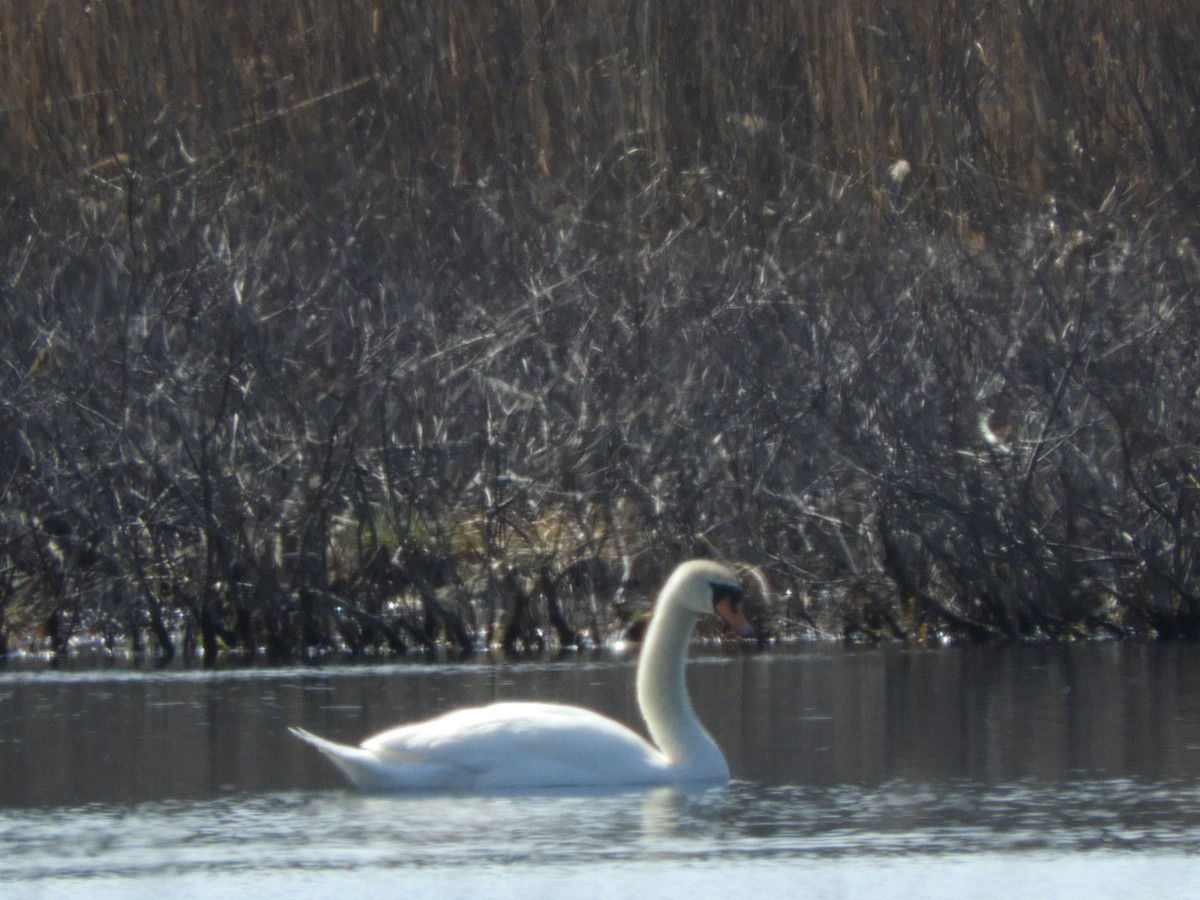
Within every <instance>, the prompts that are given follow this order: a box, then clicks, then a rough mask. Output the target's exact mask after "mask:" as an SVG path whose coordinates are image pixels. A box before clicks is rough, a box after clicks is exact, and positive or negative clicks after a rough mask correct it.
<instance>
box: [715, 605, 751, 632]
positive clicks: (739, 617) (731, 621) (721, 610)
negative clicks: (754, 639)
mask: <svg viewBox="0 0 1200 900" xmlns="http://www.w3.org/2000/svg"><path fill="white" fill-rule="evenodd" d="M713 609H715V610H716V612H717V615H718V616H720V617H721V618H722V619H724V620H725V622H726V623H727V624H728V625H729V626H730V627H731V628H733V629H734V630H735V631H737V633H738V634H739V635H741V636H742V637H749V636H750V635H752V634H754V626H753V625H751V624H750V620H749V619H747V618H746V614H745V613H744V612H742V610H741V607H739V606H738V605H737V604H736V603H734V601H733V599H732V598H731V597H722V598H721V599H720V600H718V601H717V602H716V604H714V606H713Z"/></svg>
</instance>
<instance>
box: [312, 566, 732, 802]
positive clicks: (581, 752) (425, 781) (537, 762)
mask: <svg viewBox="0 0 1200 900" xmlns="http://www.w3.org/2000/svg"><path fill="white" fill-rule="evenodd" d="M740 600H741V588H740V586H739V585H738V582H737V578H736V576H735V575H734V574H733V572H731V571H730V570H729V569H728V568H726V567H725V566H723V565H720V564H718V563H715V562H710V561H707V560H693V561H691V562H686V563H683V564H682V565H680V566H679V567H678V568H677V569H676V570H675V571H674V572H673V573H672V575H671V577H670V578H669V579H668V580H667V583H666V584H665V585H663V588H662V591H661V593H660V594H659V597H658V602H657V604H656V606H655V609H654V614H653V616H652V618H651V620H650V627H649V628H648V629H647V631H646V636H645V639H644V640H643V643H642V649H641V658H640V660H639V662H638V669H637V697H638V705H639V706H640V707H641V710H642V716H643V717H644V718H645V720H646V726H647V728H648V730H649V732H650V736H651V737H652V738H653V739H654V744H650V743H648V742H647V741H646V740H644V739H643V738H641V737H640V736H638V735H637V734H636V733H635V732H633V731H632V730H630V729H629V728H626V727H625V726H624V725H621V724H620V723H618V722H614V721H613V720H612V719H608V718H605V717H604V716H602V715H600V714H599V713H595V712H592V711H591V710H587V709H582V708H580V707H577V706H564V705H561V704H556V703H495V704H493V705H491V706H483V707H477V708H473V709H459V710H454V711H452V712H448V713H444V714H443V715H440V716H438V717H437V718H434V719H430V720H429V721H425V722H417V723H415V724H411V725H401V726H399V727H396V728H392V729H390V730H388V731H384V732H382V733H381V734H377V735H375V736H374V737H371V738H368V739H367V740H365V741H363V742H362V743H361V744H360V745H359V746H357V747H350V746H346V745H344V744H336V743H334V742H332V741H327V740H325V739H324V738H321V737H317V736H316V735H314V734H310V733H309V732H307V731H305V730H303V729H302V728H291V729H290V730H291V732H292V734H294V735H296V737H298V738H301V739H302V740H304V741H307V742H308V743H310V744H312V745H313V746H314V747H316V748H317V749H318V750H320V751H321V752H322V753H324V754H325V755H326V756H327V757H329V759H330V760H332V762H333V763H334V765H336V766H337V767H338V768H339V769H341V770H342V772H343V773H344V774H345V775H346V777H348V778H349V779H350V781H351V782H352V783H353V784H354V785H355V786H356V787H359V788H364V789H368V790H426V791H428V790H462V791H473V790H503V789H512V788H548V787H595V786H632V785H661V784H678V783H686V782H713V783H715V782H720V783H724V782H726V781H728V780H729V767H728V766H727V765H726V763H725V757H724V756H723V755H722V754H721V750H720V748H719V747H718V746H717V744H716V742H715V741H714V740H713V739H712V737H711V736H710V735H709V734H708V732H707V731H705V730H704V726H703V725H701V724H700V720H699V719H697V718H696V713H695V711H693V709H692V705H691V702H690V701H689V700H688V693H687V683H686V681H685V678H684V663H685V661H686V657H687V648H688V643H689V641H690V639H691V635H692V629H693V627H694V626H695V624H696V620H697V618H698V617H699V616H701V615H703V614H705V613H712V612H715V613H716V614H717V615H719V616H721V618H723V619H724V620H725V621H726V622H728V623H729V624H730V625H732V626H733V627H734V628H736V629H737V630H738V631H739V633H740V634H742V635H747V634H749V633H750V631H751V628H750V624H749V623H748V622H747V621H746V617H745V615H744V614H743V613H742V611H741V609H740V608H739V602H740ZM655 745H657V746H655Z"/></svg>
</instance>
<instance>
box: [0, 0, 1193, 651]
mask: <svg viewBox="0 0 1200 900" xmlns="http://www.w3.org/2000/svg"><path fill="white" fill-rule="evenodd" d="M0 41H2V42H3V48H2V51H3V52H2V53H0V204H2V206H3V210H2V212H3V215H2V219H0V292H2V293H0V296H2V298H3V305H4V317H3V320H2V322H0V350H2V357H3V359H2V363H0V380H2V381H0V384H2V388H0V504H2V511H0V647H5V648H7V650H8V651H9V652H12V651H16V650H26V649H30V648H43V649H48V650H54V651H58V652H66V651H67V650H68V648H69V647H70V646H72V645H77V644H78V643H79V642H80V640H81V639H82V638H83V637H84V636H90V637H92V638H95V637H97V636H98V637H99V639H101V640H102V641H105V642H107V643H108V645H110V646H113V647H117V648H132V649H134V650H145V651H146V652H149V653H154V654H157V655H159V656H161V657H170V656H171V655H173V654H174V653H176V652H187V653H188V654H189V655H190V654H192V653H195V652H198V651H201V650H202V651H203V652H204V654H205V655H206V656H207V657H208V658H212V657H213V656H214V655H215V654H216V653H217V652H218V651H220V650H222V649H225V648H230V649H233V650H237V651H241V652H247V653H249V652H255V653H264V652H265V653H273V654H281V655H295V654H300V653H311V652H319V651H323V650H330V649H339V650H349V651H352V652H371V651H374V650H379V649H383V650H396V651H399V650H401V649H403V648H405V647H410V646H418V647H434V646H438V645H441V644H443V643H446V642H449V643H450V644H452V645H456V646H461V647H463V648H469V647H471V646H477V645H478V644H480V643H481V642H483V641H490V642H495V643H497V644H500V645H503V646H504V647H506V648H508V649H522V648H526V647H531V646H540V645H541V644H542V643H544V642H546V641H550V642H551V643H561V644H564V645H571V644H585V643H588V642H591V641H596V640H603V639H605V638H606V636H607V635H609V634H611V633H612V632H613V630H614V629H616V628H617V627H618V626H620V625H622V624H627V623H628V622H629V621H630V620H631V619H632V618H633V616H634V615H635V614H636V613H637V612H639V611H640V610H642V609H644V608H645V603H646V601H647V598H648V596H649V593H650V591H651V590H652V589H653V588H654V587H655V586H656V583H657V579H658V577H659V574H660V573H661V571H662V570H663V569H664V568H665V567H666V566H669V565H670V564H672V563H673V562H674V561H676V560H678V559H680V558H682V557H684V556H689V555H695V554H698V553H708V554H716V555H720V556H723V557H728V558H732V559H736V560H740V561H743V562H744V563H746V564H748V565H750V566H753V567H754V568H755V570H756V571H757V572H758V573H759V574H761V576H762V579H761V583H765V584H766V585H769V590H768V591H767V592H765V594H764V596H763V597H761V598H760V603H759V605H758V607H757V615H758V616H759V619H760V621H761V622H762V624H763V626H764V628H766V629H770V630H771V631H773V632H774V633H777V634H787V633H801V632H803V631H806V630H814V631H817V632H818V633H822V634H838V635H845V636H850V637H863V636H865V637H875V638H889V639H890V638H893V637H896V638H909V639H914V640H923V639H930V638H936V637H939V636H944V635H950V636H956V637H963V638H969V639H986V638H1000V637H1003V638H1017V637H1022V636H1041V637H1052V638H1067V637H1072V636H1084V635H1094V634H1098V633H1113V634H1118V635H1127V634H1155V635H1160V636H1188V637H1196V636H1197V635H1200V594H1198V591H1200V578H1198V574H1200V573H1198V571H1197V566H1198V564H1200V558H1198V554H1200V546H1198V545H1197V535H1198V534H1200V481H1198V478H1200V454H1198V452H1197V443H1198V437H1200V409H1198V402H1200V359H1198V357H1197V342H1198V340H1200V297H1198V296H1197V287H1198V285H1200V246H1198V241H1200V238H1198V236H1197V212H1196V211H1197V209H1198V208H1200V207H1198V201H1200V176H1198V173H1197V171H1196V163H1197V148H1198V147H1200V123H1198V121H1197V115H1196V110H1197V105H1198V104H1200V67H1197V65H1196V60H1197V59H1198V58H1200V19H1198V18H1197V16H1196V14H1195V8H1194V5H1193V4H1192V3H1191V2H1189V0H1150V2H1145V3H1134V2H1132V0H1116V2H1111V0H1067V2H1061V3H1048V2H1040V0H1021V2H1000V0H984V2H960V0H952V2H936V3H935V2H913V3H904V4H896V3H885V2H882V0H840V2H839V0H835V2H832V3H830V2H822V0H798V2H782V0H773V2H751V3H746V4H729V3H723V2H716V0H701V2H692V0H688V2H664V3H647V2H628V0H600V2H594V3H580V4H571V3H555V2H550V0H506V2H499V3H482V2H481V3H472V2H466V3H459V2H455V3H418V2H412V0H399V2H394V3H383V2H382V0H346V2H328V3H326V2H311V3H299V4H292V3H274V4H272V3H265V4H259V3H251V4H229V5H227V4H216V5H213V4H203V3H195V2H186V0H176V2H173V3H172V2H150V3H122V2H115V0H93V2H92V3H90V4H82V3H59V2H51V3H43V4H33V3H28V2H25V0H12V2H4V3H3V4H2V5H0Z"/></svg>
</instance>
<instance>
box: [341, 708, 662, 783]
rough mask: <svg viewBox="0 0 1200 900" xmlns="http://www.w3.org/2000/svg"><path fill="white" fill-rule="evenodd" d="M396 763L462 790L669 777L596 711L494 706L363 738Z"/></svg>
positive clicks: (381, 757)
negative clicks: (434, 770) (433, 770)
mask: <svg viewBox="0 0 1200 900" xmlns="http://www.w3.org/2000/svg"><path fill="white" fill-rule="evenodd" d="M361 749H362V750H364V751H367V752H368V753H370V754H372V755H374V757H375V758H376V759H377V760H378V761H379V762H381V763H386V764H388V765H391V766H401V767H404V766H435V767H438V769H439V770H440V771H442V772H443V773H450V777H451V779H452V780H451V782H450V783H448V784H446V783H443V784H441V785H439V786H448V787H463V788H487V787H493V788H496V787H555V786H586V785H616V784H644V783H653V782H658V781H663V780H666V779H667V776H668V774H669V768H668V767H667V765H666V761H665V760H664V758H663V757H662V754H660V753H659V752H658V751H657V750H655V749H654V747H652V746H651V745H650V744H649V743H647V742H646V741H645V740H643V739H642V738H641V737H639V736H638V735H637V734H635V733H634V732H633V731H631V730H630V729H628V728H626V727H625V726H624V725H621V724H620V723H618V722H614V721H613V720H612V719H608V718H605V717H604V716H601V715H599V714H598V713H595V712H592V711H591V710H587V709H582V708H580V707H574V706H564V705H560V704H554V703H497V704H494V705H492V706H485V707H479V708H475V709H460V710H455V711H453V712H449V713H446V714H444V715H442V716H439V717H438V718H435V719H430V720H429V721H426V722H418V723H415V724H412V725H402V726H400V727H398V728H393V729H391V730H389V731H385V732H382V733H381V734H377V735H375V736H374V737H371V738H368V739H367V740H365V741H363V743H362V745H361Z"/></svg>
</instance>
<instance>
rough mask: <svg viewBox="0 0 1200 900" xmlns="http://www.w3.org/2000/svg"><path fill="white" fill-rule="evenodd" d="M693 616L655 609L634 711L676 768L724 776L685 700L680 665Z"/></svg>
mask: <svg viewBox="0 0 1200 900" xmlns="http://www.w3.org/2000/svg"><path fill="white" fill-rule="evenodd" d="M695 624H696V617H695V615H693V614H692V613H689V612H687V611H686V610H683V609H680V608H678V607H673V606H670V605H666V606H665V608H663V609H660V610H658V611H657V612H656V613H655V615H654V617H653V619H652V620H651V622H650V627H649V628H648V629H647V631H646V637H645V640H644V642H643V644H642V655H641V659H640V660H639V662H638V671H637V694H638V706H640V707H641V710H642V715H643V717H644V718H645V720H646V727H647V728H648V729H649V731H650V737H651V738H652V739H653V740H654V743H655V744H656V745H657V746H658V749H659V750H661V751H662V753H663V755H664V756H665V757H666V758H667V761H668V762H669V763H670V764H671V765H672V766H674V767H677V768H680V769H687V770H692V769H697V770H702V771H704V772H708V771H709V770H712V772H713V773H714V774H720V773H721V772H722V771H727V769H726V766H725V757H724V756H722V754H721V750H720V748H719V747H717V744H716V742H715V741H714V740H713V739H712V737H711V736H710V735H709V733H708V732H707V731H706V730H705V729H704V726H703V725H702V724H701V723H700V720H699V719H698V718H697V717H696V712H695V710H694V709H692V704H691V701H690V700H689V699H688V691H687V679H686V677H685V674H684V666H685V663H686V660H687V651H688V644H689V643H690V642H691V637H692V630H693V628H694V627H695Z"/></svg>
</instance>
